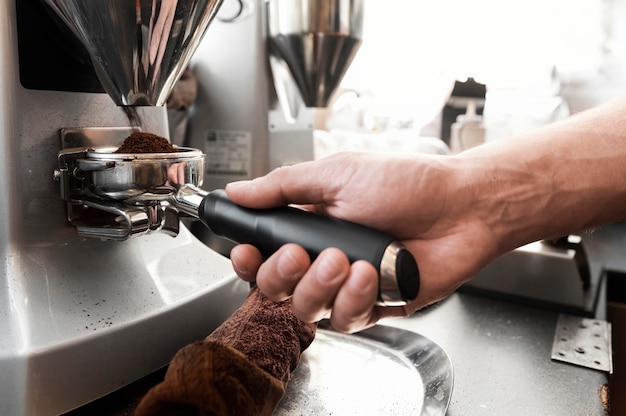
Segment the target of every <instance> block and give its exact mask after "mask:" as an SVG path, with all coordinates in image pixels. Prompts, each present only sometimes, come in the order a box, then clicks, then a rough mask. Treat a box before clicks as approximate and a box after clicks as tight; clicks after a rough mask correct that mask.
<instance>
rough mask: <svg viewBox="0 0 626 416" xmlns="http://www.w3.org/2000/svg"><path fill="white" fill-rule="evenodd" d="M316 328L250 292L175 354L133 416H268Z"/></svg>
mask: <svg viewBox="0 0 626 416" xmlns="http://www.w3.org/2000/svg"><path fill="white" fill-rule="evenodd" d="M316 327H317V325H316V324H309V323H305V322H303V321H300V320H299V319H297V318H296V317H294V316H293V314H292V313H291V302H290V301H284V302H280V303H275V302H272V301H270V300H269V299H267V298H266V297H265V296H263V295H262V294H261V292H259V290H258V289H256V288H255V289H252V290H251V292H250V294H249V296H248V298H247V299H246V301H245V302H244V304H243V305H242V306H241V307H240V308H239V309H238V310H237V311H235V313H234V314H233V315H232V316H231V317H230V318H229V319H228V320H226V322H224V323H223V324H222V325H221V326H220V327H218V328H217V329H216V330H215V331H213V333H211V335H209V336H208V337H207V338H206V339H205V340H204V341H199V342H196V343H194V344H190V345H188V346H186V347H184V348H182V349H181V350H180V351H178V352H177V353H176V355H175V356H174V358H173V360H172V362H171V363H170V365H169V368H168V370H167V373H166V374H165V379H164V380H163V382H162V383H160V384H158V385H157V386H155V387H153V388H152V389H151V390H150V391H149V392H148V393H147V394H146V395H145V396H144V398H143V399H142V400H141V402H140V403H139V406H138V407H137V409H136V411H135V416H147V415H151V416H152V415H170V416H182V415H194V416H195V415H203V416H226V415H229V416H230V415H232V416H240V415H271V414H272V413H273V412H274V409H275V408H276V405H277V404H278V402H279V401H280V399H281V398H282V396H283V394H284V393H285V387H286V384H287V382H288V380H289V376H290V374H291V372H292V371H293V370H294V369H295V368H296V366H297V365H298V362H299V360H300V354H301V353H302V351H304V350H305V349H306V348H307V347H308V346H309V345H310V344H311V342H312V341H313V339H314V337H315V331H316Z"/></svg>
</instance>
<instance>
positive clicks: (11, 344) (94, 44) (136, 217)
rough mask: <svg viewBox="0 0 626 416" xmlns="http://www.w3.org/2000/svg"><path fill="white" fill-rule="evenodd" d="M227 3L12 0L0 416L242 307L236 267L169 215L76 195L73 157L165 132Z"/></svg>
mask: <svg viewBox="0 0 626 416" xmlns="http://www.w3.org/2000/svg"><path fill="white" fill-rule="evenodd" d="M219 5H220V1H203V0H178V1H172V2H169V1H159V0H155V1H152V0H141V1H136V2H135V1H133V2H128V1H106V2H105V1H98V2H81V1H56V0H50V1H46V2H44V1H43V0H7V1H3V2H2V3H1V4H0V17H1V18H2V21H3V22H5V24H6V28H5V30H3V31H2V34H1V35H0V39H1V40H0V48H1V53H2V57H3V64H2V65H1V66H0V74H1V76H0V91H2V93H1V94H0V97H1V100H2V104H1V107H2V109H1V111H0V126H1V127H0V128H1V129H2V138H1V139H0V147H1V149H2V150H1V151H0V155H1V156H0V157H1V158H2V168H1V169H2V171H3V173H2V174H1V175H0V184H1V186H2V189H4V191H5V193H6V197H5V198H2V202H0V205H2V207H1V208H0V212H2V214H1V215H0V258H1V259H2V262H1V266H0V282H1V283H0V285H1V287H2V289H1V290H0V334H1V335H0V386H1V388H0V414H2V415H46V414H59V413H63V412H66V411H69V410H71V409H73V408H76V407H78V406H81V405H82V404H84V403H86V402H89V401H92V400H94V399H96V398H98V397H100V396H103V395H105V394H107V393H109V392H111V391H113V390H116V389H118V388H120V387H122V386H124V385H126V384H129V383H131V382H133V381H135V380H137V379H139V378H141V377H143V376H145V375H146V374H149V373H151V372H153V371H155V370H157V369H159V368H161V367H163V366H165V365H166V364H167V363H168V362H169V360H170V359H171V357H172V356H173V355H174V354H175V352H176V351H177V350H178V349H179V348H181V347H182V346H184V345H185V344H187V343H189V342H193V341H195V340H197V339H202V338H203V337H205V336H206V335H207V334H209V333H210V331H212V330H213V329H214V328H215V327H216V326H217V325H219V324H220V323H221V322H223V321H224V320H225V319H226V318H227V317H228V316H229V315H230V314H231V313H232V312H233V311H234V310H235V309H236V308H237V307H238V305H240V304H241V302H242V301H243V299H244V297H245V295H246V293H247V285H245V284H243V283H241V282H240V281H239V279H237V278H236V276H235V275H234V273H233V271H232V268H231V266H230V262H229V261H228V260H227V259H226V258H224V257H223V256H221V255H219V254H218V253H215V252H214V251H213V250H210V249H209V248H207V247H206V245H204V244H203V243H202V242H200V241H199V240H197V239H196V238H195V237H194V236H193V235H192V234H191V233H190V232H189V231H188V230H187V229H186V228H185V227H179V225H178V219H177V218H176V217H174V218H172V216H171V215H170V213H155V215H156V214H159V215H162V217H163V218H161V221H160V224H161V225H160V226H159V227H157V228H160V229H161V230H162V231H164V232H150V231H154V230H152V229H150V227H148V226H146V224H148V223H151V222H146V216H147V215H148V213H146V212H143V213H141V212H139V211H136V212H135V211H132V210H129V211H128V212H118V213H116V211H115V209H116V207H115V205H111V206H110V207H105V209H109V211H110V212H109V215H108V216H107V215H92V214H93V213H94V212H101V213H102V212H104V213H105V214H106V211H104V210H103V209H98V207H95V208H94V207H92V206H90V205H89V204H90V203H89V201H88V200H87V199H86V200H85V201H83V202H84V203H83V204H80V203H76V201H75V200H74V202H68V201H67V200H66V198H65V197H63V195H64V193H65V194H67V192H69V191H68V189H67V185H68V184H67V181H66V179H67V176H66V175H65V174H64V173H63V169H62V163H60V162H61V161H62V159H63V158H65V159H66V160H65V161H67V160H70V161H71V160H72V159H71V155H72V152H70V151H69V149H71V148H79V147H83V146H84V147H89V146H118V145H119V144H120V143H121V142H122V140H123V139H124V138H125V137H126V136H127V135H128V134H129V132H130V131H134V130H144V131H146V132H151V133H155V134H159V135H162V136H165V137H167V135H168V123H167V115H166V110H165V108H164V107H162V106H160V104H162V102H163V101H164V99H166V98H167V94H168V92H169V89H170V88H171V87H172V85H173V84H174V83H175V82H176V79H177V77H178V76H179V75H180V74H181V71H182V70H183V69H184V67H185V66H186V63H187V62H188V60H189V59H190V58H191V54H192V52H193V50H194V49H195V47H196V46H197V44H198V43H199V41H200V39H201V38H202V35H203V33H204V32H205V30H206V28H207V27H208V24H209V22H210V21H211V20H212V19H213V17H214V15H215V12H216V11H217V9H218V6H219ZM94 51H98V53H97V54H96V55H94V54H93V53H94ZM94 64H95V65H94ZM126 106H133V107H126ZM125 108H127V109H130V110H127V111H124V109H125ZM131 110H132V111H131ZM129 114H130V115H132V117H129ZM64 152H65V153H64ZM60 155H63V156H60ZM100 208H102V207H100ZM90 215H92V220H91V222H90V221H88V220H87V219H88V217H89V216H90ZM103 218H104V219H105V220H106V221H101V220H102V219H103ZM116 221H121V223H116ZM111 223H112V224H111ZM152 223H153V222H152ZM153 228H154V227H153ZM127 233H132V234H133V238H122V237H125V236H126V234H127ZM175 234H177V235H176V236H175V237H173V235H175Z"/></svg>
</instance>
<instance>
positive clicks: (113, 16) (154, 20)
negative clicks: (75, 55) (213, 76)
mask: <svg viewBox="0 0 626 416" xmlns="http://www.w3.org/2000/svg"><path fill="white" fill-rule="evenodd" d="M45 2H46V3H47V4H48V5H49V6H50V7H51V8H52V9H53V10H54V11H55V12H56V14H57V15H58V16H59V17H60V18H61V19H62V20H63V21H64V22H65V23H66V24H67V26H68V27H69V28H70V29H71V30H72V31H73V32H74V34H75V35H76V36H77V37H78V39H79V40H80V41H81V42H82V43H83V45H84V46H85V48H86V49H87V51H88V52H89V55H90V57H91V60H92V62H93V65H94V68H95V70H96V74H97V76H98V79H99V80H100V82H101V83H102V86H103V87H104V89H105V91H106V92H107V93H108V94H109V95H110V96H111V98H113V100H114V101H115V103H116V104H117V105H121V106H141V105H148V106H160V105H163V104H165V102H166V100H167V98H168V96H169V94H170V92H171V90H172V88H173V87H174V84H175V83H176V81H177V80H178V79H179V78H180V76H181V75H182V73H183V71H184V70H185V68H186V66H187V64H188V63H189V60H190V59H191V56H192V55H193V52H194V51H195V50H196V48H197V46H198V44H199V43H200V41H201V39H202V37H203V35H204V33H205V32H206V29H207V28H208V26H209V23H210V22H211V20H212V19H213V17H214V16H215V14H216V12H217V10H218V9H219V6H220V5H221V4H222V0H106V1H105V0H99V1H85V0H45Z"/></svg>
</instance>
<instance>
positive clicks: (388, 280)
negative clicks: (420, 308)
mask: <svg viewBox="0 0 626 416" xmlns="http://www.w3.org/2000/svg"><path fill="white" fill-rule="evenodd" d="M401 250H406V248H404V246H402V244H400V243H398V242H397V241H394V242H393V243H391V244H389V245H388V246H387V248H386V249H385V252H384V254H383V257H382V259H381V262H380V290H379V298H380V301H379V302H378V303H379V304H380V305H382V306H403V305H406V304H407V302H406V300H405V299H404V298H403V296H402V293H400V288H399V286H398V276H397V274H396V261H397V259H398V252H400V251H401Z"/></svg>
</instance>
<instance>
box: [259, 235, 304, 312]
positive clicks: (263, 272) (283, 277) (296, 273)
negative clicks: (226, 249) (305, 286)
mask: <svg viewBox="0 0 626 416" xmlns="http://www.w3.org/2000/svg"><path fill="white" fill-rule="evenodd" d="M310 265H311V260H310V258H309V255H308V253H307V252H306V250H305V249H303V248H302V247H300V246H298V245H296V244H286V245H284V246H282V247H281V248H279V249H278V251H276V253H274V254H273V255H272V256H270V258H268V259H267V260H266V261H265V262H264V263H263V264H261V266H260V267H259V270H258V273H257V276H256V283H257V286H258V287H259V289H260V290H261V292H262V293H263V294H264V295H265V296H267V297H268V298H269V299H271V300H273V301H275V302H279V301H282V300H285V299H287V298H289V297H290V296H291V295H292V294H293V291H294V288H295V287H296V285H297V284H298V282H299V281H300V278H301V277H302V276H303V275H304V274H305V272H306V271H307V269H308V268H309V267H310Z"/></svg>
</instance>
